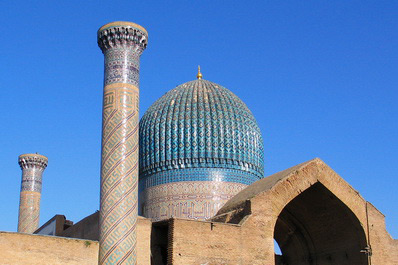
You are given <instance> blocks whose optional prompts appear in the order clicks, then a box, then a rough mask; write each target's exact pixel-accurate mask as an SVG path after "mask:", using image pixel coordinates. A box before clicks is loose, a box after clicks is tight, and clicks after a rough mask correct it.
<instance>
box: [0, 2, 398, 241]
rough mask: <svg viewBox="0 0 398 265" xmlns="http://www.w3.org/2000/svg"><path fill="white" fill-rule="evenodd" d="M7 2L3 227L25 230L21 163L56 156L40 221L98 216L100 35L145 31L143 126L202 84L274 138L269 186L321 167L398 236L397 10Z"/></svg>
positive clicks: (371, 5) (267, 142) (2, 6)
mask: <svg viewBox="0 0 398 265" xmlns="http://www.w3.org/2000/svg"><path fill="white" fill-rule="evenodd" d="M248 3H249V2H247V1H228V2H227V1H158V2H156V1H116V0H114V1H1V2H0V10H1V13H2V14H1V16H0V21H1V25H2V30H1V34H0V43H1V44H0V48H1V49H0V57H1V58H2V63H1V66H0V69H1V79H0V80H1V81H2V82H1V83H2V89H1V91H2V94H1V99H2V104H1V105H0V111H1V113H3V115H2V123H1V124H2V127H1V138H0V139H1V152H0V168H1V176H0V187H1V188H0V189H1V192H0V201H1V202H2V203H1V204H0V211H1V212H2V218H1V220H0V230H4V231H16V227H17V219H18V204H19V188H20V179H21V170H20V168H19V166H18V163H17V158H18V155H20V154H23V153H32V152H39V153H41V154H43V155H46V156H47V157H48V158H49V166H48V168H47V169H46V171H45V172H44V180H43V192H42V202H41V206H42V207H41V221H40V224H43V223H45V222H46V221H47V220H48V219H50V218H51V217H52V216H53V215H55V214H64V215H66V217H67V218H68V219H70V220H72V221H75V222H76V221H79V220H80V219H81V218H83V217H85V216H87V215H89V214H91V213H93V212H94V211H96V210H97V209H98V208H99V172H100V142H101V109H102V105H101V104H102V81H103V55H102V53H101V51H100V49H99V48H98V47H97V43H96V31H97V29H98V28H99V27H100V26H102V25H104V24H106V23H108V22H112V21H116V20H126V21H132V22H135V23H138V24H140V25H142V26H144V27H145V28H146V29H147V30H148V32H149V45H148V48H147V50H146V51H145V52H144V53H143V55H142V57H141V99H140V100H141V102H140V107H141V116H142V114H143V113H144V112H145V110H146V109H147V108H148V107H149V106H150V105H151V104H152V103H153V102H154V101H155V100H156V99H157V98H159V97H160V96H162V95H163V94H164V93H166V92H167V91H168V90H170V89H172V88H174V87H175V86H177V85H179V84H182V83H184V82H187V81H190V80H193V79H195V76H196V69H197V65H198V64H200V65H201V68H202V73H203V76H204V79H207V80H210V81H213V82H215V83H219V84H221V85H223V86H225V87H227V88H229V89H230V90H231V91H233V92H234V93H235V94H237V95H238V96H239V97H240V98H241V99H242V100H243V101H244V102H245V103H246V104H247V105H248V107H249V108H250V109H251V111H252V112H253V114H254V116H255V117H256V119H257V121H258V123H259V126H260V128H261V130H262V134H263V138H264V147H265V172H266V176H268V175H270V174H273V173H276V172H278V171H280V170H283V169H286V168H288V167H291V166H294V165H296V164H299V163H301V162H304V161H307V160H310V159H312V158H314V157H320V158H321V159H322V160H324V161H325V162H326V163H327V164H328V165H329V166H331V167H332V168H333V169H334V170H335V171H336V172H337V173H339V174H340V175H341V176H342V177H343V178H344V179H345V180H346V181H348V182H349V183H350V184H351V185H352V186H353V187H354V188H355V189H356V190H358V191H359V192H360V193H361V195H362V196H363V197H364V198H365V199H367V200H368V201H370V202H371V203H372V204H374V205H375V206H376V207H377V208H378V209H379V210H380V211H381V212H382V213H383V214H385V215H386V223H387V229H388V231H389V232H390V233H391V235H392V236H393V237H394V238H398V212H397V211H396V204H397V202H398V192H396V190H397V187H398V181H397V173H396V172H398V137H397V136H398V123H397V118H398V107H397V98H398V92H397V87H398V67H397V66H398V31H397V28H398V3H397V2H395V1H250V4H248Z"/></svg>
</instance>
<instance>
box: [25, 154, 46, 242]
mask: <svg viewBox="0 0 398 265" xmlns="http://www.w3.org/2000/svg"><path fill="white" fill-rule="evenodd" d="M18 163H19V165H20V166H21V169H22V181H21V193H20V200H19V216H18V232H21V233H30V234H32V233H33V232H34V231H36V230H37V228H39V221H40V220H39V217H40V199H41V186H42V176H43V171H44V169H45V168H46V167H47V164H48V159H47V157H45V156H42V155H39V154H25V155H21V156H19V159H18Z"/></svg>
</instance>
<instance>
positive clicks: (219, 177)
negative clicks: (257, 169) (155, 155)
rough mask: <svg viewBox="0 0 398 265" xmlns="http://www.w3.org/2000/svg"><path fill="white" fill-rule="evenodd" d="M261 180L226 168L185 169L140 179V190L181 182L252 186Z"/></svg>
mask: <svg viewBox="0 0 398 265" xmlns="http://www.w3.org/2000/svg"><path fill="white" fill-rule="evenodd" d="M259 179H260V178H259V177H258V176H256V175H254V174H251V173H248V172H245V171H242V170H237V169H226V168H185V169H173V170H167V171H160V172H157V173H154V174H152V175H150V176H146V177H143V178H142V177H141V178H140V189H145V188H149V187H153V186H157V185H161V184H167V183H173V182H179V181H192V180H194V181H224V182H234V183H241V184H245V185H250V184H252V183H253V182H255V181H257V180H259Z"/></svg>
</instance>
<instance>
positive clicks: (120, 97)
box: [98, 22, 147, 264]
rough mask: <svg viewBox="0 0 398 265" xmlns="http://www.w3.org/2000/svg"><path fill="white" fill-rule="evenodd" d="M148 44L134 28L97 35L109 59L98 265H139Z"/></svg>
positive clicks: (121, 25)
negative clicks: (142, 64)
mask: <svg viewBox="0 0 398 265" xmlns="http://www.w3.org/2000/svg"><path fill="white" fill-rule="evenodd" d="M146 41H147V33H146V31H145V30H144V29H142V27H140V26H138V25H136V24H134V23H129V22H116V23H110V24H107V25H105V26H104V27H102V28H101V29H100V30H99V31H98V44H99V46H100V48H101V49H102V51H103V53H104V55H105V76H104V102H103V116H102V160H101V200H100V223H99V227H100V238H99V242H100V250H99V264H137V253H136V244H137V233H136V226H137V214H138V121H139V120H138V117H139V116H138V115H139V106H138V105H139V88H138V87H139V86H138V85H139V58H140V55H141V53H142V51H143V50H144V49H145V47H146Z"/></svg>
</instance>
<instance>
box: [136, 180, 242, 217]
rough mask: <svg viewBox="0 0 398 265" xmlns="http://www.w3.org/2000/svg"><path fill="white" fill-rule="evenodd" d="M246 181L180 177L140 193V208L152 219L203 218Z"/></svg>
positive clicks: (210, 215) (224, 201) (219, 206)
mask: <svg viewBox="0 0 398 265" xmlns="http://www.w3.org/2000/svg"><path fill="white" fill-rule="evenodd" d="M245 187H247V185H244V184H240V183H233V182H222V181H219V182H217V181H181V182H174V183H169V184H162V185H158V186H154V187H150V188H147V189H145V190H144V191H143V192H142V193H140V198H141V199H142V200H143V203H141V205H140V207H141V209H140V210H141V212H142V214H143V215H144V216H147V217H149V218H152V220H154V221H159V220H162V219H167V218H171V217H179V218H187V219H195V220H206V219H209V218H211V217H213V216H214V215H215V214H216V213H217V211H218V210H219V209H220V208H221V207H222V206H223V205H224V204H225V203H226V202H227V201H228V200H229V199H231V198H232V197H233V196H235V195H236V194H237V193H238V192H239V191H241V190H242V189H244V188H245Z"/></svg>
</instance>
